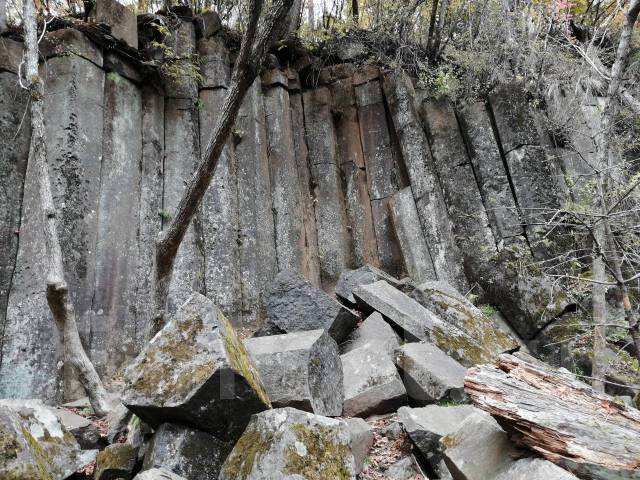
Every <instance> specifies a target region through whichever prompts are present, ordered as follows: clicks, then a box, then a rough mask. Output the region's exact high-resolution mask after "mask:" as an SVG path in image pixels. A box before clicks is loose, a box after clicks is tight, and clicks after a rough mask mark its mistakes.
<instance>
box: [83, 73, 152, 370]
mask: <svg viewBox="0 0 640 480" xmlns="http://www.w3.org/2000/svg"><path fill="white" fill-rule="evenodd" d="M141 128H142V100H141V95H140V90H138V89H137V88H136V86H135V85H134V84H133V83H131V82H130V81H129V80H127V79H126V78H124V77H121V76H120V75H118V74H117V73H115V72H111V73H109V74H108V75H107V78H106V81H105V96H104V133H103V143H102V172H101V185H100V198H99V210H98V221H97V233H96V235H97V243H96V251H95V258H96V260H95V262H96V264H95V287H94V293H93V302H92V305H91V317H92V318H91V344H90V347H89V354H90V355H91V358H92V359H93V361H94V364H95V365H96V367H97V368H98V371H99V372H101V373H102V374H103V375H107V376H111V375H113V374H114V373H115V372H116V370H117V369H118V368H119V367H120V366H121V365H122V363H123V362H124V360H125V359H127V360H128V359H132V358H134V357H135V355H136V353H137V352H136V345H135V339H136V335H135V332H134V335H127V333H130V332H128V331H127V330H128V329H127V328H126V326H125V325H126V324H127V323H128V322H127V319H129V318H130V317H133V316H134V312H135V310H134V308H135V295H132V292H134V291H135V287H136V284H135V274H136V269H137V259H138V248H137V246H138V243H137V242H138V237H137V233H138V224H139V223H138V222H139V218H138V216H137V215H136V212H138V210H139V203H138V202H139V199H140V159H141V155H142V135H141V131H140V129H141ZM131 323H134V324H135V322H131Z"/></svg>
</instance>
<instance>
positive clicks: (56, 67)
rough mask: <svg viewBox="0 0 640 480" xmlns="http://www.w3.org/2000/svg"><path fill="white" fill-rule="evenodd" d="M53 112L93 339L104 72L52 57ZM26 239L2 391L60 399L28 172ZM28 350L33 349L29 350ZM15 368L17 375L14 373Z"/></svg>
mask: <svg viewBox="0 0 640 480" xmlns="http://www.w3.org/2000/svg"><path fill="white" fill-rule="evenodd" d="M47 65H48V67H47V68H48V76H47V83H46V91H47V96H46V98H45V117H46V118H55V119H57V121H55V122H46V135H47V152H46V153H47V159H48V162H49V172H50V176H51V182H52V187H53V193H54V198H55V202H56V204H57V205H58V206H59V209H60V217H59V218H60V219H61V222H60V224H59V232H58V233H59V235H60V243H61V245H62V253H63V258H64V266H65V270H66V280H67V282H68V284H69V287H70V291H71V292H72V294H71V297H72V300H73V302H74V304H75V307H76V314H77V317H78V320H79V322H78V327H79V329H80V334H81V336H82V337H83V339H84V340H85V341H87V340H88V338H89V335H90V325H89V315H88V313H89V310H90V308H91V297H92V293H93V288H92V286H93V284H94V279H95V268H94V265H95V263H94V260H95V259H94V255H95V251H96V228H97V216H98V202H99V192H100V172H101V156H102V131H103V118H102V108H103V85H104V72H103V71H102V70H101V69H100V68H98V67H97V66H96V65H95V64H93V63H91V62H89V61H87V60H85V59H84V58H82V57H79V56H77V55H75V54H68V55H66V56H61V57H55V58H52V59H50V60H49V61H48V63H47ZM22 215H23V220H22V222H21V227H20V231H21V242H20V246H19V250H18V256H17V259H16V268H15V272H14V276H13V282H12V289H11V292H10V295H9V300H8V305H7V321H6V325H5V342H4V350H5V352H6V353H5V355H3V361H2V375H0V376H1V377H2V378H1V380H0V381H1V382H2V389H1V390H2V394H3V395H2V396H7V397H18V398H20V397H22V398H24V397H36V398H43V399H47V400H52V399H55V398H60V397H59V393H60V390H59V388H58V387H59V384H58V382H59V380H60V379H61V377H60V376H59V366H58V362H59V360H60V358H61V357H60V349H59V338H58V332H57V329H56V327H55V323H54V322H53V320H52V317H51V314H50V312H49V308H48V306H47V303H46V300H45V270H46V267H45V263H44V243H43V234H42V223H41V222H42V218H41V210H40V197H39V187H38V179H37V177H36V172H35V171H33V169H32V168H31V167H30V168H28V169H27V177H26V179H25V190H24V198H23V205H22ZM25 352H30V353H29V354H27V355H25ZM9 372H11V373H9Z"/></svg>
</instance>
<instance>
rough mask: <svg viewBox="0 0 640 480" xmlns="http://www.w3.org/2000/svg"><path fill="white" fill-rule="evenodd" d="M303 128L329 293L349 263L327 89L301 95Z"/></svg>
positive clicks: (348, 239) (342, 198)
mask: <svg viewBox="0 0 640 480" xmlns="http://www.w3.org/2000/svg"><path fill="white" fill-rule="evenodd" d="M303 101H304V120H305V123H304V127H305V131H306V139H307V145H308V147H309V165H310V168H311V177H312V180H313V185H314V197H315V199H316V205H315V212H316V226H317V231H318V253H319V259H320V274H321V279H322V284H323V286H325V287H326V288H329V289H332V287H333V286H334V285H335V283H336V282H337V280H338V277H339V276H340V273H341V272H342V270H344V269H345V268H347V267H348V265H349V263H350V256H351V252H350V246H351V244H350V236H349V233H348V231H347V218H346V209H345V203H344V196H343V192H342V182H341V180H340V170H339V168H340V167H339V162H338V152H337V150H336V137H335V131H334V129H333V122H332V119H331V112H330V110H329V105H330V102H331V95H330V93H329V90H328V89H327V88H326V87H323V88H318V89H315V90H310V91H308V92H306V93H305V94H304V97H303Z"/></svg>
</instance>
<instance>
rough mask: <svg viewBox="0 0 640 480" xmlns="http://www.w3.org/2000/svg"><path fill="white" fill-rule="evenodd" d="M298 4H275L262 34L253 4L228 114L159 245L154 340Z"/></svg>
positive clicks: (258, 6)
mask: <svg viewBox="0 0 640 480" xmlns="http://www.w3.org/2000/svg"><path fill="white" fill-rule="evenodd" d="M293 1H294V0H278V1H277V2H275V3H273V4H272V5H271V7H270V11H269V14H268V15H267V16H266V18H265V19H264V21H263V23H262V25H261V27H260V31H259V32H258V20H259V18H260V11H261V10H262V0H253V1H252V2H251V5H250V10H249V12H250V18H249V24H248V27H247V31H246V32H245V35H244V38H243V40H242V45H241V47H240V53H239V54H238V58H237V61H236V66H235V68H234V71H233V78H232V82H231V87H230V88H229V93H228V94H227V97H226V99H225V102H224V105H223V107H222V114H221V115H220V117H219V120H218V124H217V126H216V128H215V130H214V133H213V136H212V137H211V140H209V143H208V144H207V148H206V149H205V152H204V155H203V157H202V160H201V161H200V164H199V165H198V167H197V169H196V171H195V173H194V175H193V177H192V178H191V181H190V182H189V184H188V185H187V188H186V189H185V192H184V194H183V196H182V198H181V199H180V203H179V204H178V208H177V211H176V213H175V214H174V215H173V218H172V220H171V223H170V224H169V227H168V228H167V229H166V230H165V231H163V232H162V233H161V235H160V238H159V240H158V242H157V245H156V255H155V262H154V282H153V301H154V313H153V318H152V321H151V325H150V328H149V334H150V336H153V335H155V334H156V333H157V332H158V331H160V329H162V327H163V326H164V325H165V323H166V318H165V317H166V302H167V297H168V293H169V285H170V283H171V277H172V274H173V265H174V262H175V258H176V255H177V253H178V249H179V248H180V244H181V243H182V240H183V239H184V236H185V234H186V232H187V229H188V228H189V224H190V223H191V220H192V219H193V217H194V215H195V213H196V211H197V209H198V206H199V205H200V202H201V201H202V198H203V197H204V194H205V192H206V191H207V188H209V184H210V183H211V179H212V178H213V175H214V173H215V171H216V167H217V166H218V160H219V159H220V154H221V153H222V149H223V147H224V145H225V143H226V141H227V138H228V137H229V134H230V133H231V130H232V128H233V126H234V124H235V121H236V117H237V115H238V109H239V108H240V105H241V104H242V100H243V99H244V96H245V94H246V93H247V90H248V89H249V87H251V85H252V84H253V82H254V80H255V79H256V77H257V76H258V74H259V73H260V69H261V68H262V64H263V62H264V59H265V57H266V54H267V52H268V50H269V48H270V47H271V46H273V44H274V43H275V41H276V40H277V37H278V35H280V34H282V33H284V32H283V28H282V26H283V25H285V23H284V21H285V19H286V18H287V14H288V12H289V9H290V8H291V4H292V3H293ZM256 35H257V36H256Z"/></svg>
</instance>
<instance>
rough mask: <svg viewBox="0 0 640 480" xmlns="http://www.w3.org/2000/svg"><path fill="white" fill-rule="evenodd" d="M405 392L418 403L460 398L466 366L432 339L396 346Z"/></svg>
mask: <svg viewBox="0 0 640 480" xmlns="http://www.w3.org/2000/svg"><path fill="white" fill-rule="evenodd" d="M395 361H396V365H397V366H398V368H399V369H400V370H401V372H402V380H403V381H404V385H405V387H406V388H407V394H408V395H409V397H411V398H412V399H413V400H414V401H415V402H416V403H418V404H423V405H424V404H427V403H432V402H437V401H440V400H455V401H462V400H464V399H465V394H464V376H465V374H466V372H467V370H466V369H465V368H464V367H463V366H462V365H460V364H459V363H458V362H456V361H455V360H454V359H453V358H451V357H449V356H447V355H446V354H445V353H444V352H443V351H442V350H440V349H439V348H438V347H436V346H435V345H433V344H431V343H425V342H420V343H406V344H404V345H403V346H401V347H400V348H399V349H398V350H397V354H396V360H395Z"/></svg>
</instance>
